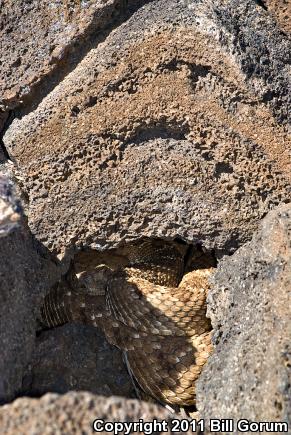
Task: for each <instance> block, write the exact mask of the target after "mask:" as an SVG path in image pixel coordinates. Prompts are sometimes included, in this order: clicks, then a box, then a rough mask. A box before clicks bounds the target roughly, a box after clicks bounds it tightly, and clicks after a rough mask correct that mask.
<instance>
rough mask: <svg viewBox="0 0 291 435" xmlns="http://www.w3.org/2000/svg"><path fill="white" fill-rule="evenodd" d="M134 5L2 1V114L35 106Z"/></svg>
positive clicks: (105, 0)
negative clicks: (22, 107)
mask: <svg viewBox="0 0 291 435" xmlns="http://www.w3.org/2000/svg"><path fill="white" fill-rule="evenodd" d="M132 3H133V2H131V1H129V2H124V1H123V0H97V1H96V0H94V1H93V0H88V1H76V0H69V1H68V0H62V1H51V0H44V1H42V2H39V1H37V0H32V1H29V2H28V1H26V0H20V1H17V2H15V1H13V0H2V1H0V52H1V64H0V89H1V94H0V111H4V112H5V111H7V110H11V109H14V108H16V109H19V107H21V106H24V107H25V106H27V105H28V106H30V107H31V106H35V105H37V103H38V102H39V101H40V99H41V98H42V96H43V95H45V93H48V92H49V90H50V89H52V88H53V87H54V86H55V85H56V84H57V83H58V82H59V81H60V80H62V78H63V77H64V76H65V75H66V74H67V73H68V72H69V71H70V70H71V69H73V68H74V66H75V65H76V64H77V63H78V62H79V60H80V59H81V58H82V57H83V56H84V55H85V53H86V52H87V51H88V50H89V49H90V47H91V45H92V44H93V45H95V44H97V43H98V42H100V41H102V39H104V38H105V36H106V34H107V32H108V31H110V30H112V28H114V26H115V25H116V23H117V22H118V20H119V19H120V17H121V16H123V14H126V13H128V8H129V6H130V5H131V4H132ZM136 3H137V4H138V3H139V2H138V1H137V2H136ZM0 129H1V116H0Z"/></svg>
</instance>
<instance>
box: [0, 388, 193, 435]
mask: <svg viewBox="0 0 291 435" xmlns="http://www.w3.org/2000/svg"><path fill="white" fill-rule="evenodd" d="M173 418H177V416H176V415H175V414H172V413H171V412H170V411H168V410H167V409H165V408H162V407H160V406H157V405H154V404H150V403H145V402H141V401H138V400H133V399H131V400H130V399H122V398H119V397H114V396H113V397H111V398H106V397H102V396H94V395H93V394H91V393H85V392H79V393H76V392H70V393H67V394H65V395H63V396H58V395H57V394H46V395H45V396H43V397H42V398H41V399H27V398H22V399H17V400H16V401H15V402H14V403H12V404H11V405H5V406H3V407H2V408H0V434H3V435H4V434H5V435H15V433H17V434H19V435H27V434H28V433H29V434H33V435H52V434H54V435H63V434H75V433H76V434H91V433H93V429H92V425H93V421H94V420H95V419H99V420H104V421H108V422H113V423H118V422H139V421H140V419H143V421H144V422H153V420H154V419H157V420H158V421H162V420H164V421H165V422H166V423H167V424H168V428H169V429H168V430H167V431H157V430H156V431H153V432H151V433H153V434H155V435H157V434H163V433H165V434H168V433H172V431H171V430H170V428H171V427H172V426H171V420H172V419H173ZM148 429H149V428H148ZM99 433H102V434H105V433H108V432H105V431H102V432H99ZM122 433H123V432H122ZM134 433H137V434H144V432H143V431H139V430H137V431H134ZM148 433H149V432H148ZM175 433H178V434H182V433H185V432H175ZM191 433H196V432H191Z"/></svg>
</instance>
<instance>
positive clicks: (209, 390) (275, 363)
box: [197, 204, 291, 424]
mask: <svg viewBox="0 0 291 435" xmlns="http://www.w3.org/2000/svg"><path fill="white" fill-rule="evenodd" d="M213 280H214V287H213V289H212V290H211V291H210V293H209V300H208V313H209V316H210V318H211V321H212V325H213V328H214V342H215V345H216V347H215V351H214V354H213V355H212V356H211V357H210V359H209V361H208V363H207V365H206V368H205V369H204V371H203V373H202V376H201V377H200V379H199V381H198V386H197V401H198V403H197V406H198V410H199V411H200V413H201V416H202V417H204V418H206V419H209V418H213V417H214V416H215V418H232V419H234V420H238V419H248V420H250V421H287V422H288V421H289V424H290V423H291V419H290V416H291V401H290V397H291V390H290V378H291V371H290V367H291V364H290V362H291V361H290V360H291V349H290V343H291V328H290V318H291V308H290V291H291V205H290V204H289V205H285V206H282V207H279V208H277V209H276V210H274V211H272V212H270V213H269V214H268V216H267V217H266V218H265V219H264V220H263V222H262V224H261V225H260V229H259V231H258V232H257V233H256V234H255V235H254V237H253V239H252V241H251V242H249V243H247V244H246V245H244V246H243V247H242V248H240V249H239V250H238V251H237V252H236V253H235V254H234V255H233V256H231V257H225V258H224V259H223V260H222V261H221V262H220V264H219V266H218V270H217V272H216V274H215V275H214V278H213Z"/></svg>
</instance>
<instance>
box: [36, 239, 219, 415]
mask: <svg viewBox="0 0 291 435" xmlns="http://www.w3.org/2000/svg"><path fill="white" fill-rule="evenodd" d="M187 252H188V251H187V248H186V246H185V245H182V244H179V243H174V242H171V243H170V242H165V241H160V240H152V239H146V240H141V241H139V242H136V243H132V244H129V245H126V246H125V247H124V248H120V249H119V250H112V251H111V252H109V253H99V252H97V251H93V252H92V251H90V252H85V251H84V252H81V253H80V254H78V255H77V256H76V258H75V262H74V267H73V268H72V269H71V271H70V273H69V274H68V275H67V276H66V277H65V278H64V279H63V280H62V281H61V282H60V283H59V284H58V285H57V286H56V287H55V288H54V289H53V290H52V291H51V292H50V293H49V294H48V295H47V296H46V298H45V301H44V305H43V307H42V322H43V323H44V324H45V325H46V326H48V327H54V326H57V325H60V324H63V323H66V322H71V321H75V322H82V323H88V324H92V325H94V326H98V327H101V328H102V329H103V331H104V332H105V334H106V337H107V339H108V341H109V342H110V343H111V344H113V345H115V346H118V347H119V348H120V349H122V350H123V351H125V352H126V359H127V362H128V365H129V367H130V370H131V372H132V374H133V377H134V378H135V380H136V381H137V383H138V384H139V386H140V387H141V388H142V389H143V390H144V391H145V392H146V393H147V394H149V395H151V396H153V397H154V398H156V399H158V400H159V401H160V402H163V403H169V404H172V405H179V406H189V405H193V404H194V403H195V380H196V379H197V377H198V376H199V374H200V372H201V369H202V367H203V365H204V363H205V362H206V360H207V358H208V356H209V353H210V352H211V348H212V345H211V325H210V322H209V319H207V318H206V295H207V289H208V277H209V275H210V274H211V272H212V270H213V269H212V266H213V261H212V259H211V257H210V256H209V255H206V254H202V253H200V254H199V256H198V255H197V252H196V253H195V255H192V257H189V255H188V254H189V252H188V254H187ZM187 258H188V260H187V262H186V259H187ZM185 263H187V264H185Z"/></svg>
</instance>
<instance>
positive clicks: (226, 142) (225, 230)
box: [4, 0, 290, 255]
mask: <svg viewBox="0 0 291 435" xmlns="http://www.w3.org/2000/svg"><path fill="white" fill-rule="evenodd" d="M257 40H259V41H260V43H259V44H258V43H257V42H256V41H257ZM288 44H289V42H288V40H287V39H286V38H285V39H284V35H282V34H281V33H280V31H279V30H278V29H277V28H276V27H275V23H274V21H272V20H271V19H270V17H269V15H268V14H267V13H266V11H265V10H264V9H263V8H261V7H259V6H257V5H256V4H255V2H251V1H244V2H238V1H235V0H233V1H230V2H226V4H224V3H223V4H222V3H221V2H218V1H212V2H210V1H209V2H206V3H205V4H204V3H201V4H200V3H199V2H195V1H187V2H186V1H185V2H180V1H178V0H171V1H168V0H167V1H164V0H163V1H152V2H150V3H149V4H147V5H145V6H144V7H143V8H141V9H140V10H139V11H138V12H136V13H135V14H134V15H133V16H132V17H131V18H130V19H129V20H128V21H127V22H126V23H124V25H122V26H120V27H119V28H118V29H117V30H116V31H115V32H112V34H111V35H110V36H109V37H108V38H107V39H106V40H105V42H104V43H103V44H101V45H99V46H98V47H97V48H96V49H93V50H91V51H90V52H89V54H88V55H87V56H86V57H85V58H84V60H83V61H82V62H81V63H80V64H79V65H78V66H77V68H76V69H75V70H74V71H73V72H72V73H71V74H70V75H68V76H67V77H66V78H65V79H64V80H63V81H62V82H61V83H60V84H59V85H58V86H57V87H56V88H55V89H54V90H53V91H52V92H51V93H50V94H49V95H48V96H47V98H45V99H44V100H43V101H42V103H41V104H40V105H39V107H38V108H37V109H36V110H35V111H34V112H32V113H30V114H29V115H27V116H25V117H23V118H22V119H21V120H15V121H14V122H13V124H12V126H11V127H10V129H9V130H8V131H7V132H6V135H5V137H4V143H5V146H6V148H7V150H8V152H9V153H10V155H11V157H12V158H13V159H14V160H15V161H16V162H17V165H18V166H19V168H20V170H21V171H22V172H23V175H24V178H25V185H24V189H25V190H26V192H27V195H28V197H29V224H30V227H31V229H32V231H33V233H34V234H35V236H36V237H37V238H38V239H39V240H41V241H42V242H43V243H44V244H45V245H46V246H47V247H48V248H49V249H50V250H52V251H53V252H55V253H58V254H59V253H61V252H62V253H63V252H64V251H65V250H66V249H68V248H70V247H74V246H77V247H91V248H93V249H94V248H95V249H96V248H97V249H98V248H108V247H114V246H116V245H118V244H120V242H121V241H124V240H127V241H129V240H133V239H136V238H138V237H141V236H147V237H160V238H165V239H174V238H175V237H177V236H179V237H181V238H182V239H184V240H186V241H188V240H189V241H191V242H201V243H202V244H204V246H205V247H206V248H207V249H211V248H213V247H215V249H216V250H217V253H218V255H219V252H222V251H223V252H231V251H232V250H234V249H235V248H237V246H239V245H240V244H241V243H243V242H245V241H246V240H248V239H249V238H250V237H251V234H252V233H253V231H254V230H255V229H256V228H257V224H258V221H259V219H260V218H261V217H262V216H264V215H265V214H266V212H267V211H268V210H269V209H271V208H273V207H274V206H275V205H277V204H279V203H281V202H284V201H287V200H288V198H289V195H290V193H289V190H290V189H289V188H290V179H288V176H289V175H290V158H289V155H288V143H289V142H288V140H287V134H286V125H285V124H286V122H287V121H288V119H287V111H286V107H285V106H284V104H283V103H284V102H285V101H286V99H287V98H288V95H286V94H287V89H288V74H287V66H286V65H285V61H286V59H285V57H284V56H285V55H286V53H287V49H288V47H289V46H290V44H289V45H288ZM261 61H262V62H261ZM254 65H256V67H255V69H254ZM278 119H279V120H280V123H279V122H278Z"/></svg>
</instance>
